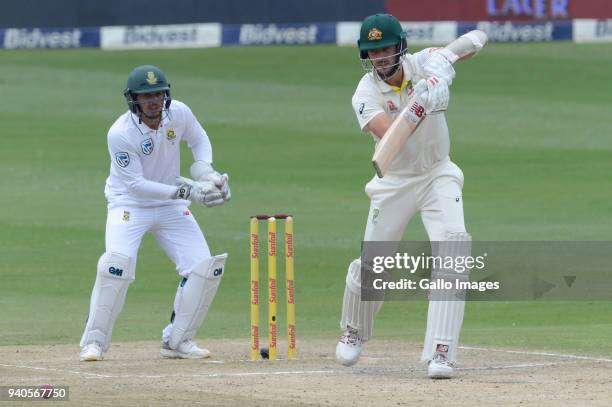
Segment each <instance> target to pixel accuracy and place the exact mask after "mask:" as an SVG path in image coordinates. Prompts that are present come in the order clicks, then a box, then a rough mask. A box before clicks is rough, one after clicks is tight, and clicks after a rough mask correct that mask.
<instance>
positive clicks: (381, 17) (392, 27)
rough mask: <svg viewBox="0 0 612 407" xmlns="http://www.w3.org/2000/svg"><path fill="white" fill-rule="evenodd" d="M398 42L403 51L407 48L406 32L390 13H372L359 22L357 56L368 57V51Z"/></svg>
mask: <svg viewBox="0 0 612 407" xmlns="http://www.w3.org/2000/svg"><path fill="white" fill-rule="evenodd" d="M396 44H400V50H401V51H402V52H403V53H405V52H406V48H407V43H406V33H405V32H404V31H403V30H402V26H401V24H400V22H399V21H397V18H395V17H393V16H392V15H391V14H374V15H371V16H369V17H366V19H365V20H363V23H361V30H360V32H359V40H357V45H358V47H359V56H360V57H361V59H367V58H368V51H369V50H371V49H377V48H386V47H390V46H392V45H396Z"/></svg>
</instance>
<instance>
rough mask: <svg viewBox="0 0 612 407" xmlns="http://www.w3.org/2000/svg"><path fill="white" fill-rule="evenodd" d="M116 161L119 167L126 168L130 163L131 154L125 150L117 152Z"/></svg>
mask: <svg viewBox="0 0 612 407" xmlns="http://www.w3.org/2000/svg"><path fill="white" fill-rule="evenodd" d="M115 161H116V162H117V165H118V166H119V167H122V168H125V167H127V166H128V165H130V155H129V154H128V153H126V152H125V151H120V152H118V153H115Z"/></svg>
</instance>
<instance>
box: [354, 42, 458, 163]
mask: <svg viewBox="0 0 612 407" xmlns="http://www.w3.org/2000/svg"><path fill="white" fill-rule="evenodd" d="M435 50H436V48H427V49H424V50H422V51H419V52H417V53H416V54H412V55H411V54H406V56H405V58H404V61H403V64H402V66H403V69H404V82H403V84H402V86H401V88H397V87H392V86H390V85H388V84H387V83H386V82H384V81H382V80H380V79H378V78H377V77H376V76H375V74H374V73H373V72H370V73H367V74H365V75H364V76H363V78H361V81H360V82H359V85H358V86H357V90H356V91H355V94H354V95H353V100H352V104H353V109H354V110H355V114H356V115H357V121H358V122H359V126H360V128H361V130H365V127H366V126H367V124H368V123H369V122H370V120H372V119H373V118H374V117H375V116H376V115H378V114H380V113H384V112H386V113H388V114H389V115H390V116H391V117H392V118H394V119H395V117H396V116H397V115H398V114H399V113H400V112H401V111H402V109H404V107H406V103H407V101H408V99H409V97H410V96H411V94H412V87H413V85H416V84H417V83H418V82H419V81H420V80H421V79H426V77H425V72H424V71H423V64H424V63H425V62H426V61H427V59H428V58H429V54H430V53H431V52H433V51H435ZM372 136H373V137H374V140H375V141H376V142H377V143H378V141H379V139H378V138H377V137H375V136H374V135H372ZM449 151H450V138H449V134H448V126H447V125H446V117H445V116H444V113H435V114H432V115H428V116H426V117H425V119H424V120H423V122H422V123H421V125H420V126H419V128H417V130H416V131H415V132H414V134H413V135H412V136H411V137H410V138H409V139H408V141H406V144H404V146H403V148H402V150H401V151H400V152H399V154H398V155H397V157H396V158H395V159H394V160H393V162H392V163H391V166H390V167H389V170H388V172H387V173H388V174H392V175H415V174H421V173H423V172H425V171H427V170H428V169H429V168H431V167H432V166H433V165H434V164H436V163H438V162H440V161H443V160H446V159H447V157H448V154H449Z"/></svg>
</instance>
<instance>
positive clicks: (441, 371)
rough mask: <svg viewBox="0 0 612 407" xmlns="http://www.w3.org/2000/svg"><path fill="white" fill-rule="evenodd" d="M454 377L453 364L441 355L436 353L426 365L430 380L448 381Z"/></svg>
mask: <svg viewBox="0 0 612 407" xmlns="http://www.w3.org/2000/svg"><path fill="white" fill-rule="evenodd" d="M454 375H455V368H454V367H453V364H452V363H451V362H450V361H449V360H448V359H447V358H446V356H444V355H442V354H441V353H436V354H435V355H434V357H433V359H432V360H430V361H429V363H428V365H427V376H429V378H430V379H450V378H451V377H453V376H454Z"/></svg>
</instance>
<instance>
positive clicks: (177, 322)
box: [168, 253, 227, 349]
mask: <svg viewBox="0 0 612 407" xmlns="http://www.w3.org/2000/svg"><path fill="white" fill-rule="evenodd" d="M226 260H227V253H224V254H221V255H218V256H214V257H210V258H208V259H206V260H204V261H203V262H202V263H200V265H198V266H197V267H196V268H195V269H194V270H193V271H192V272H191V274H190V275H189V277H188V278H187V282H186V283H185V285H184V287H183V288H182V292H181V294H180V298H179V297H178V293H177V301H175V308H174V312H175V316H174V322H173V324H172V332H171V333H170V337H169V341H168V342H169V345H170V347H171V348H172V349H176V347H177V346H178V345H179V344H180V343H181V342H183V341H185V340H188V339H192V338H193V337H194V336H195V334H196V331H197V329H198V328H199V327H200V325H202V322H204V318H205V317H206V314H207V313H208V308H209V307H210V304H212V302H213V299H214V298H215V295H216V294H217V289H218V288H219V284H220V283H221V277H223V274H224V268H225V261H226Z"/></svg>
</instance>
